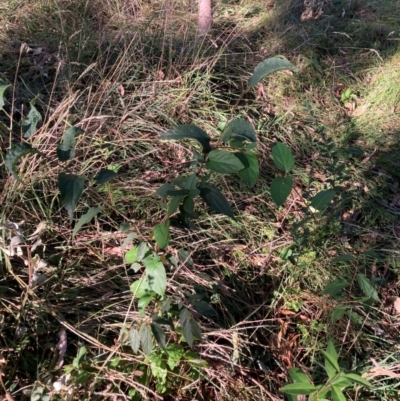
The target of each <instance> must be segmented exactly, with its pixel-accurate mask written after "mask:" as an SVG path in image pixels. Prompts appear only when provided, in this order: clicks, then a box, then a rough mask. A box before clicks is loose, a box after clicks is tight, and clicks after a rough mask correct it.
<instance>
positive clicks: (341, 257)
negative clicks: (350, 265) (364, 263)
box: [331, 254, 356, 263]
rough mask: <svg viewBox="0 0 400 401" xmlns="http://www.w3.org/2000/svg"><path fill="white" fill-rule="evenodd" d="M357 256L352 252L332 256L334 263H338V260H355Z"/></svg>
mask: <svg viewBox="0 0 400 401" xmlns="http://www.w3.org/2000/svg"><path fill="white" fill-rule="evenodd" d="M355 259H356V257H355V256H354V255H351V254H346V255H338V256H335V257H334V258H332V260H331V262H332V263H338V262H351V261H352V260H355Z"/></svg>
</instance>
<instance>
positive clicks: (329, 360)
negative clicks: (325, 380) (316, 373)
mask: <svg viewBox="0 0 400 401" xmlns="http://www.w3.org/2000/svg"><path fill="white" fill-rule="evenodd" d="M324 352H325V353H324V357H325V363H324V366H325V370H326V373H327V374H328V377H329V378H330V379H332V378H333V377H334V376H335V375H336V374H337V373H338V372H339V371H338V369H337V368H339V365H338V355H337V352H336V349H335V346H334V345H333V342H332V341H329V342H328V347H327V349H326V351H324ZM325 354H326V355H325Z"/></svg>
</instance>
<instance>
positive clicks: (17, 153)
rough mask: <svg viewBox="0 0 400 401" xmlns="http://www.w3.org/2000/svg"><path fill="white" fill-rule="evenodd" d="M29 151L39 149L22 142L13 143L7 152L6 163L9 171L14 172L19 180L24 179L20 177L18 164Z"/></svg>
mask: <svg viewBox="0 0 400 401" xmlns="http://www.w3.org/2000/svg"><path fill="white" fill-rule="evenodd" d="M29 153H38V151H37V150H36V149H34V148H32V146H31V145H29V144H28V143H25V142H20V143H17V144H15V145H13V146H12V147H11V149H9V150H8V152H7V154H6V157H5V162H4V164H5V165H6V167H7V169H8V171H9V172H10V173H11V174H12V176H13V177H14V178H15V179H16V180H17V181H19V182H22V180H21V179H20V178H19V177H18V172H17V170H16V164H17V162H18V160H19V159H20V158H21V157H22V156H25V155H27V154H29Z"/></svg>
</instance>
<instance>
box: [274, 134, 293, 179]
mask: <svg viewBox="0 0 400 401" xmlns="http://www.w3.org/2000/svg"><path fill="white" fill-rule="evenodd" d="M272 158H273V160H274V163H275V166H276V167H277V168H278V169H279V170H280V171H282V172H284V173H286V174H287V173H290V172H291V171H292V170H293V168H294V158H293V155H292V151H291V150H290V149H289V148H288V147H287V146H286V145H284V144H283V143H282V142H275V143H274V144H273V145H272Z"/></svg>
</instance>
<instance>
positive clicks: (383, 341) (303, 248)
mask: <svg viewBox="0 0 400 401" xmlns="http://www.w3.org/2000/svg"><path fill="white" fill-rule="evenodd" d="M196 3H197V1H194V0H173V1H172V0H169V1H166V0H165V1H164V0H147V1H144V0H133V1H126V0H107V1H105V0H35V1H33V0H3V1H2V2H1V4H0V106H1V107H0V137H1V141H0V142H1V159H0V189H1V191H0V205H1V206H0V233H1V235H0V333H1V335H0V352H1V353H0V379H1V380H0V384H1V388H2V390H0V393H1V392H2V391H3V392H4V393H5V394H6V397H8V398H6V399H7V400H12V399H14V400H24V399H32V400H49V399H54V400H57V399H60V400H141V399H143V400H145V399H151V400H157V399H160V400H161V399H164V400H199V401H200V400H233V399H237V400H240V401H242V400H243V401H245V400H274V401H277V400H284V399H287V400H289V401H296V400H297V401H301V400H303V401H304V400H306V399H307V397H306V396H305V395H301V394H300V393H294V394H295V395H290V394H289V395H284V393H283V392H282V391H281V390H280V389H281V388H282V387H283V386H285V385H288V384H290V383H291V382H292V380H294V381H296V380H295V379H293V374H292V375H290V372H292V373H293V372H294V370H293V368H299V369H301V370H302V371H303V372H304V373H305V375H306V376H307V378H308V379H307V380H308V381H309V382H310V383H313V384H314V385H322V386H325V387H323V388H325V389H327V390H328V391H327V392H325V394H319V395H318V394H312V395H310V396H309V398H308V400H309V401H311V400H322V399H329V400H352V401H355V400H359V401H364V400H371V401H372V400H379V401H389V400H398V399H399V397H400V395H399V391H400V390H399V386H400V380H399V378H400V364H399V359H400V341H399V339H400V290H399V288H400V287H399V281H400V276H399V269H400V259H399V236H400V188H399V179H400V164H399V163H400V146H399V142H400V141H399V139H400V137H399V136H400V129H399V127H400V52H399V40H400V3H399V2H398V1H397V0H387V1H384V2H382V1H378V0H357V1H353V0H331V1H323V2H320V3H321V6H315V7H314V8H307V7H306V6H305V5H304V3H306V2H303V1H300V0H280V1H276V2H275V1H273V0H216V1H215V2H214V3H215V4H214V25H213V30H212V32H210V35H209V36H207V37H203V38H199V37H197V36H196V18H197V14H196V12H197V11H196V10H197V4H196ZM307 4H308V3H307ZM274 56H284V57H285V58H286V59H287V60H289V61H290V62H291V63H292V64H294V65H295V66H296V67H297V69H298V71H297V72H294V73H293V72H288V71H281V72H278V73H276V74H274V75H271V76H269V77H267V78H265V79H264V80H263V81H262V82H261V83H260V84H258V85H257V86H256V87H255V88H249V87H248V86H247V81H248V79H249V77H250V76H251V74H252V72H253V70H254V68H255V66H256V65H257V64H258V63H260V62H262V61H263V60H264V59H266V58H268V57H274ZM2 109H3V110H2ZM32 110H36V113H38V114H40V117H38V115H36V117H35V116H32V114H31V115H30V117H29V112H30V111H32ZM237 117H240V118H242V119H245V120H246V121H248V122H249V123H250V124H251V125H252V126H253V127H254V129H255V131H256V134H257V150H256V153H257V155H258V159H259V162H260V176H259V179H258V182H257V183H256V185H255V186H254V187H252V188H249V187H248V186H247V185H245V184H243V183H241V182H239V181H238V179H237V177H236V176H235V175H224V176H222V178H221V176H219V177H218V176H217V175H215V176H214V175H212V176H211V180H212V182H213V183H214V184H215V185H216V186H217V187H218V188H219V189H220V190H221V192H223V193H224V194H225V196H226V198H227V199H228V201H229V203H230V205H231V207H232V210H233V212H234V216H235V218H234V219H232V218H229V217H226V216H223V215H220V214H217V213H215V212H213V211H211V210H209V209H208V207H206V206H205V204H204V203H203V202H202V201H201V200H200V199H198V200H197V199H196V203H195V205H196V212H197V215H198V216H197V219H195V220H193V223H192V226H191V227H189V228H187V227H183V226H182V224H179V223H180V221H179V220H178V219H176V220H174V219H171V227H170V243H169V246H168V247H167V248H166V249H165V250H164V251H163V252H161V251H159V250H158V248H157V247H156V246H155V241H154V236H153V227H154V226H155V225H156V224H158V223H160V222H161V221H163V219H164V217H165V208H164V206H165V205H163V202H162V201H161V200H160V197H158V196H157V195H156V194H155V191H156V190H157V189H158V188H159V187H160V186H161V185H163V184H164V183H166V182H170V181H171V180H172V179H173V178H175V177H176V176H178V175H180V174H185V173H186V172H189V171H192V168H191V167H190V163H189V164H188V162H190V161H192V160H193V158H194V157H195V152H193V147H192V145H193V143H191V142H190V141H189V142H188V141H179V142H178V141H176V142H166V141H161V140H160V136H161V134H162V133H164V132H166V131H168V130H170V129H171V128H173V127H174V126H176V125H178V124H196V125H197V126H198V127H200V128H202V129H203V130H205V131H206V132H207V133H208V134H209V135H210V136H211V138H212V143H217V142H218V138H219V136H220V132H221V128H223V127H224V126H225V125H226V123H227V122H228V121H230V120H231V119H233V118H237ZM35 118H36V121H33V120H35ZM32 119H33V120H32ZM27 121H28V125H29V126H28V127H27V126H26V122H27ZM24 124H25V125H24ZM30 124H34V127H33V128H32V135H31V136H29V138H25V137H24V134H23V133H24V132H26V130H28V131H29V129H30V127H31V125H30ZM70 127H76V128H79V130H82V131H83V132H82V133H80V135H77V136H76V146H75V157H74V158H73V159H72V160H70V161H67V162H62V163H60V162H59V161H58V160H57V152H56V149H57V145H58V144H59V143H60V141H61V138H62V137H63V134H64V133H65V131H66V130H67V129H68V128H70ZM75 132H76V133H77V134H78V133H79V132H81V131H75ZM276 141H280V142H282V143H284V144H285V145H286V146H287V147H289V148H290V149H291V151H292V153H293V155H294V158H295V168H294V171H293V181H294V188H293V191H292V193H291V195H290V196H289V198H288V199H287V201H286V202H285V203H284V205H282V206H280V207H277V206H276V205H275V204H274V202H273V199H272V197H271V193H270V185H271V181H272V179H273V177H274V176H275V175H276V168H275V167H274V163H273V159H272V157H271V146H272V145H273V144H274V143H275V142H276ZM19 142H24V143H26V144H29V145H31V146H32V147H34V148H36V149H37V150H38V153H32V152H30V151H27V152H26V154H25V153H24V154H21V155H19V156H22V157H18V158H16V160H15V164H14V166H12V169H14V171H15V172H17V173H18V175H19V177H20V180H17V179H15V177H13V176H12V175H11V174H10V171H9V170H10V169H9V168H6V155H9V153H10V148H12V147H13V146H15V144H17V143H19ZM24 146H25V145H24ZM194 146H196V145H194ZM24 149H27V148H24ZM104 168H107V169H109V170H112V171H114V172H118V176H116V177H114V179H113V180H110V181H108V182H106V183H105V184H102V185H100V184H96V183H95V182H94V179H93V178H94V177H95V176H96V175H97V174H98V173H99V171H100V170H102V169H104ZM63 171H67V172H68V173H70V174H75V175H84V176H85V187H84V190H83V194H82V196H81V197H80V199H79V202H78V203H77V205H76V207H75V211H74V219H73V222H72V224H71V222H70V221H69V218H68V213H67V211H66V210H65V208H64V207H63V204H62V201H61V198H60V194H59V189H58V183H57V182H58V177H59V174H60V173H61V172H63ZM330 189H333V190H334V191H336V196H335V198H334V199H333V200H332V202H331V203H329V204H328V205H326V207H324V208H323V210H315V209H312V208H310V202H309V199H310V198H311V197H312V196H314V195H315V194H316V193H318V192H319V191H321V190H330ZM96 207H98V208H100V209H95V212H93V213H94V214H93V216H92V218H91V219H88V220H87V221H86V222H85V224H84V225H83V226H82V227H81V228H80V229H79V227H77V222H78V221H79V219H80V218H81V216H83V215H85V214H86V213H87V211H88V210H90V208H96ZM92 211H93V209H92ZM74 228H75V230H74ZM11 241H12V242H11ZM139 244H147V245H143V246H146V247H147V248H146V249H154V250H155V251H157V253H158V255H159V258H158V260H160V261H161V262H162V263H163V264H164V266H165V269H166V271H167V279H168V281H167V288H166V295H165V296H163V297H159V298H157V299H153V300H152V301H151V303H150V304H149V305H148V306H147V308H146V313H145V314H144V315H143V314H142V313H140V311H139V307H138V302H137V299H136V297H135V296H134V294H133V293H132V287H131V286H132V283H133V282H135V280H137V279H138V278H140V277H142V275H143V272H142V269H140V265H139V266H138V264H137V263H136V264H134V265H132V266H131V263H128V262H129V260H128V261H127V259H126V258H125V253H126V252H127V251H128V250H129V249H131V248H132V246H137V245H139ZM135 249H136V248H135ZM143 249H144V248H143ZM139 259H140V258H139ZM133 292H134V291H133ZM149 302H150V301H149ZM169 302H171V303H172V306H171V309H169V310H168V307H166V303H169ZM183 307H184V309H182V308H183ZM163 308H166V309H163ZM174 308H175V309H174ZM185 308H186V309H185ZM179 310H180V311H181V312H182V310H185V311H188V312H187V313H190V315H191V316H193V319H194V321H196V322H197V323H198V326H191V327H192V330H193V332H196V330H197V329H199V330H200V331H201V335H200V333H197V335H196V333H194V342H193V344H190V343H191V341H187V338H185V333H186V332H185V324H186V323H187V322H189V320H186V321H185V320H184V319H183V317H182V313H179ZM160 311H164V312H165V313H164V314H163V315H162V316H161V313H162V312H160ZM174 311H175V312H176V311H178V312H177V313H175V312H174ZM185 313H186V312H185ZM163 316H164V317H166V318H168V319H170V320H168V321H167V320H164V321H163V320H162V319H161V318H162V317H163ZM188 316H189V315H188ZM157 319H158V320H157ZM156 321H157V322H158V323H157V324H156V325H155V324H154V323H155V322H156ZM149 327H151V330H152V331H150V329H149ZM160 327H162V333H163V334H160V332H158V331H157V328H160ZM196 327H197V329H196ZM155 328H156V329H155ZM146 330H147V331H146ZM139 331H140V333H142V334H141V337H140V341H139V343H140V344H139V343H138V339H137V338H136V337H135V335H136V334H137V333H139ZM143 333H147V334H146V335H147V337H146V335H143ZM182 334H184V335H183V336H182ZM163 335H164V336H165V338H164V340H163ZM199 337H201V341H200V338H199ZM330 340H331V341H332V344H333V345H334V347H335V348H336V351H337V353H338V358H339V367H338V369H339V370H340V371H341V372H345V373H350V372H351V373H355V374H358V375H360V376H362V377H363V378H364V379H366V380H368V381H369V382H370V383H371V385H372V386H371V387H368V386H362V385H357V384H354V383H353V384H351V383H350V384H351V385H350V384H349V383H347V382H346V383H344V382H343V381H342V384H341V385H340V384H338V385H337V386H336V387H335V386H333V385H331V381H332V377H330V378H329V377H328V376H327V373H326V372H325V370H324V369H323V367H324V355H325V365H326V363H327V362H326V354H324V353H323V352H324V351H325V350H326V349H327V347H328V344H329V341H330ZM149 342H151V343H154V344H152V345H151V346H150V349H149V348H148V347H149ZM164 342H165V343H166V344H167V345H166V348H165V349H164V348H163V347H162V346H160V345H159V344H161V345H163V343H164ZM189 345H192V347H190V346H189ZM146 351H147V352H146ZM329 352H331V353H332V350H330V351H329V348H328V353H329ZM336 391H338V392H339V394H340V395H338V393H337V392H336ZM297 394H299V395H297ZM341 396H342V397H344V398H340V397H341ZM285 397H287V398H285Z"/></svg>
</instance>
